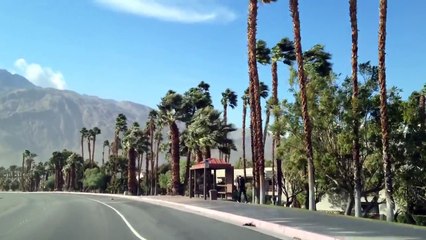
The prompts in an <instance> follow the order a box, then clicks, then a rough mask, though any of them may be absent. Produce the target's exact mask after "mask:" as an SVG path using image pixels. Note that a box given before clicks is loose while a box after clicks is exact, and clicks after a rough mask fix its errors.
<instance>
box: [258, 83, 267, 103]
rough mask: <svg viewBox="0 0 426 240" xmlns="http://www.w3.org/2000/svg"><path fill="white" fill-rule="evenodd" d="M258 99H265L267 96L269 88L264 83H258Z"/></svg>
mask: <svg viewBox="0 0 426 240" xmlns="http://www.w3.org/2000/svg"><path fill="white" fill-rule="evenodd" d="M259 92H260V97H261V98H263V99H266V98H267V97H268V95H269V87H268V85H266V84H265V83H264V82H259Z"/></svg>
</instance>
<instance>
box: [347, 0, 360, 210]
mask: <svg viewBox="0 0 426 240" xmlns="http://www.w3.org/2000/svg"><path fill="white" fill-rule="evenodd" d="M349 15H350V21H351V29H352V88H353V93H352V114H353V129H352V132H353V138H354V139H353V146H352V160H353V162H354V182H355V184H354V185H355V192H354V195H355V197H354V199H355V217H361V191H362V189H361V188H362V185H361V162H360V160H359V148H360V145H359V119H358V115H359V114H358V92H359V90H358V22H357V0H349Z"/></svg>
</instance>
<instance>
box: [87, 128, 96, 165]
mask: <svg viewBox="0 0 426 240" xmlns="http://www.w3.org/2000/svg"><path fill="white" fill-rule="evenodd" d="M93 135H95V133H94V131H93V129H89V130H88V132H87V135H86V138H87V149H88V150H89V163H90V168H92V167H93V161H92V150H91V141H92V140H93Z"/></svg>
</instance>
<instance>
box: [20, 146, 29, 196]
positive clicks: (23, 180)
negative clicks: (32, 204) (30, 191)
mask: <svg viewBox="0 0 426 240" xmlns="http://www.w3.org/2000/svg"><path fill="white" fill-rule="evenodd" d="M30 154H31V152H30V150H25V151H24V152H23V153H22V168H21V169H22V171H24V169H25V159H27V158H28V157H29V156H30ZM21 189H22V191H23V192H25V178H24V172H22V173H21Z"/></svg>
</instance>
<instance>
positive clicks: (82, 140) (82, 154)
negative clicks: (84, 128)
mask: <svg viewBox="0 0 426 240" xmlns="http://www.w3.org/2000/svg"><path fill="white" fill-rule="evenodd" d="M80 143H81V157H82V158H83V161H84V160H85V159H84V147H83V146H84V136H83V134H82V135H81V142H80Z"/></svg>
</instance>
